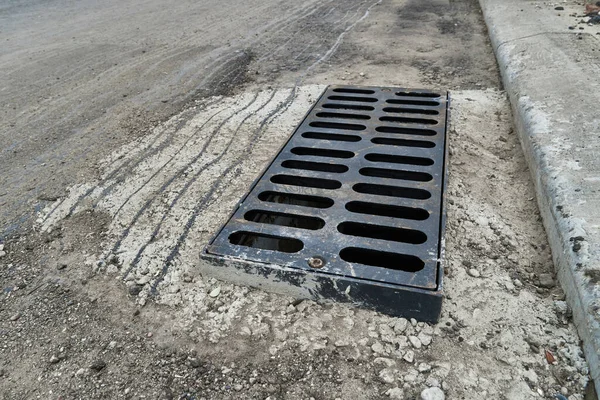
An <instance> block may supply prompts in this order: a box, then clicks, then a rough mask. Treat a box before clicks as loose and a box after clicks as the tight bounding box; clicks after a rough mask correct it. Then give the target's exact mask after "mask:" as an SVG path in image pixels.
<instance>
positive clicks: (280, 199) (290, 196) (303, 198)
mask: <svg viewBox="0 0 600 400" xmlns="http://www.w3.org/2000/svg"><path fill="white" fill-rule="evenodd" d="M258 199H259V200H261V201H266V202H269V203H278V204H291V205H293V206H300V207H311V208H329V207H331V206H332V205H333V204H334V201H333V200H331V199H328V198H327V197H319V196H308V195H303V194H296V193H283V192H272V191H267V192H262V193H260V194H259V195H258Z"/></svg>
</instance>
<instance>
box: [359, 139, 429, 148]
mask: <svg viewBox="0 0 600 400" xmlns="http://www.w3.org/2000/svg"><path fill="white" fill-rule="evenodd" d="M371 142H372V143H375V144H385V145H388V146H402V147H422V148H424V149H432V148H434V147H435V143H433V142H429V141H426V140H408V139H393V138H382V137H377V138H373V139H371Z"/></svg>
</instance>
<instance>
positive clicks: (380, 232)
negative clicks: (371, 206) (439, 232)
mask: <svg viewBox="0 0 600 400" xmlns="http://www.w3.org/2000/svg"><path fill="white" fill-rule="evenodd" d="M338 231H339V232H340V233H342V234H344V235H350V236H358V237H365V238H370V239H379V240H388V241H392V242H402V243H410V244H421V243H425V242H426V241H427V235H426V234H424V233H423V232H421V231H415V230H412V229H403V228H392V227H389V226H381V225H371V224H361V223H358V222H342V223H341V224H339V225H338Z"/></svg>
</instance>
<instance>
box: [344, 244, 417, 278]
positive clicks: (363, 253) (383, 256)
mask: <svg viewBox="0 0 600 400" xmlns="http://www.w3.org/2000/svg"><path fill="white" fill-rule="evenodd" d="M340 257H341V259H342V260H344V261H348V262H351V263H358V264H364V265H371V266H373V267H380V268H386V269H393V270H399V271H406V272H418V271H420V270H422V269H423V267H424V266H425V263H424V262H423V261H422V260H421V259H420V258H419V257H415V256H410V255H406V254H398V253H390V252H387V251H377V250H370V249H362V248H359V247H348V248H345V249H343V250H342V251H340Z"/></svg>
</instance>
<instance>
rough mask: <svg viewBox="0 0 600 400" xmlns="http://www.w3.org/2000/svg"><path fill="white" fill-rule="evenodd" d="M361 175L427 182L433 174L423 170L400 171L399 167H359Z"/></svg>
mask: <svg viewBox="0 0 600 400" xmlns="http://www.w3.org/2000/svg"><path fill="white" fill-rule="evenodd" d="M358 173H359V174H361V175H363V176H373V177H376V178H387V179H401V180H405V181H417V182H429V181H430V180H432V179H433V176H431V175H429V174H426V173H425V172H414V171H402V170H399V169H387V168H361V169H360V170H359V171H358Z"/></svg>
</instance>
